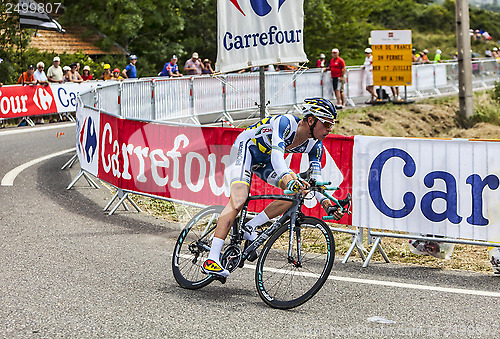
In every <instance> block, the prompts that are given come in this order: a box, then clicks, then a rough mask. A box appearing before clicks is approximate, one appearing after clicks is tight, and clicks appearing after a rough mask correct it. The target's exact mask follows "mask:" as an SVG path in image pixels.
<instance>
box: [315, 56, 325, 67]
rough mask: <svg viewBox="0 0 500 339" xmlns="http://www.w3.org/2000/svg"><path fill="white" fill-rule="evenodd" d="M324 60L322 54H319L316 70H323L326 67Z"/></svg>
mask: <svg viewBox="0 0 500 339" xmlns="http://www.w3.org/2000/svg"><path fill="white" fill-rule="evenodd" d="M325 58H326V56H325V55H324V54H323V53H321V54H320V55H319V59H318V61H316V68H325V66H326V65H325V64H326V60H325Z"/></svg>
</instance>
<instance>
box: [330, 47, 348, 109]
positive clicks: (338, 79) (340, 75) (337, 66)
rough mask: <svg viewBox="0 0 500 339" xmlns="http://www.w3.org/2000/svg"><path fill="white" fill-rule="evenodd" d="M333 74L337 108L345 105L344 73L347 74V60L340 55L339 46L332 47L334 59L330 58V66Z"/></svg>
mask: <svg viewBox="0 0 500 339" xmlns="http://www.w3.org/2000/svg"><path fill="white" fill-rule="evenodd" d="M328 69H330V72H331V74H332V83H333V91H334V92H335V98H336V99H337V105H336V108H337V109H339V108H343V107H345V95H344V74H345V61H344V59H342V58H341V57H339V50H338V48H334V49H332V60H330V65H329V66H328Z"/></svg>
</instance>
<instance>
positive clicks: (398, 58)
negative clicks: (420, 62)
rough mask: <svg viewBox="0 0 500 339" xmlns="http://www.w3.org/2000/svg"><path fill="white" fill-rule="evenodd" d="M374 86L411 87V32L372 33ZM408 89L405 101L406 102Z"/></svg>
mask: <svg viewBox="0 0 500 339" xmlns="http://www.w3.org/2000/svg"><path fill="white" fill-rule="evenodd" d="M371 44H372V51H373V53H372V55H373V84H374V85H375V86H409V85H411V82H412V61H413V60H412V53H411V49H412V42H411V30H399V31H372V32H371ZM406 100H407V98H406V89H405V99H404V101H405V102H406Z"/></svg>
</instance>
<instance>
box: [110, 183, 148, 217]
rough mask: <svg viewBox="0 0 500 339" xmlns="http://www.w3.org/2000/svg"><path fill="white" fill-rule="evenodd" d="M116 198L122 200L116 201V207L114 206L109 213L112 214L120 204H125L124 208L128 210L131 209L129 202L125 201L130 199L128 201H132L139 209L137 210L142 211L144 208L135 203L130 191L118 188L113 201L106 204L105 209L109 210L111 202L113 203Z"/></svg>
mask: <svg viewBox="0 0 500 339" xmlns="http://www.w3.org/2000/svg"><path fill="white" fill-rule="evenodd" d="M116 198H120V200H118V202H117V203H116V205H115V207H113V208H112V209H111V211H109V213H108V215H112V214H113V213H115V211H116V209H117V208H118V207H119V206H120V205H123V208H124V209H125V210H126V211H130V209H129V208H128V206H127V203H126V202H125V201H126V200H128V202H130V204H131V205H132V206H133V207H134V208H135V209H136V210H137V212H142V210H141V209H140V207H139V206H138V205H137V204H136V203H135V201H133V200H132V199H131V198H130V196H129V193H128V192H124V191H123V190H122V189H118V190H117V191H116V193H115V195H114V196H113V198H112V199H111V201H110V202H109V203H108V204H107V205H106V207H105V208H104V211H107V210H108V208H109V207H110V206H111V204H113V202H114V201H115V200H116Z"/></svg>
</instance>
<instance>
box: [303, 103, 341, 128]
mask: <svg viewBox="0 0 500 339" xmlns="http://www.w3.org/2000/svg"><path fill="white" fill-rule="evenodd" d="M303 113H304V115H305V116H307V115H309V114H312V115H314V116H315V117H316V118H318V119H319V120H320V121H321V122H329V123H334V122H335V121H334V120H335V119H337V109H336V108H335V106H334V105H333V104H332V103H331V102H330V100H328V99H324V98H307V99H304V108H303Z"/></svg>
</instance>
